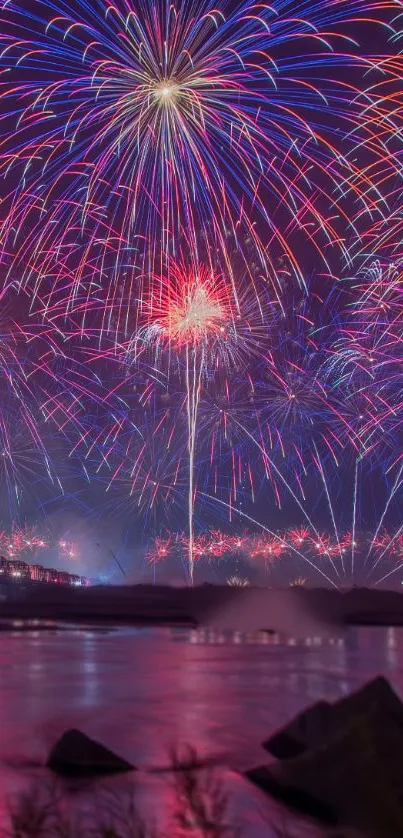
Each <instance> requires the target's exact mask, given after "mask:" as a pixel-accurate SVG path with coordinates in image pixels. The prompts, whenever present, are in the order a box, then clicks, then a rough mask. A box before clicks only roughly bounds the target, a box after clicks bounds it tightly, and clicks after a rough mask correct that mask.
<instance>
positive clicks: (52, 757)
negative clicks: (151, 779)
mask: <svg viewBox="0 0 403 838" xmlns="http://www.w3.org/2000/svg"><path fill="white" fill-rule="evenodd" d="M46 764H47V766H48V768H51V769H52V771H54V772H55V773H56V774H61V775H63V776H65V777H91V776H96V775H100V774H117V773H119V772H123V771H133V770H134V766H133V765H131V764H130V763H129V762H126V760H125V759H122V757H119V756H117V755H116V754H114V753H113V752H112V751H110V750H109V749H108V748H105V746H104V745H101V744H100V743H99V742H95V740H94V739H90V738H89V737H88V736H86V735H85V733H82V732H81V731H80V730H74V729H73V730H66V732H65V733H63V736H62V737H61V739H59V741H58V742H56V744H55V745H54V746H53V748H52V750H51V752H50V754H49V757H48V761H47V763H46Z"/></svg>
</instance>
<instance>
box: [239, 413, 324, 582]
mask: <svg viewBox="0 0 403 838" xmlns="http://www.w3.org/2000/svg"><path fill="white" fill-rule="evenodd" d="M234 421H236V420H234ZM238 424H239V427H240V428H241V429H242V431H243V432H244V433H245V435H246V436H247V437H248V438H249V439H250V440H251V441H252V442H253V444H254V445H256V446H257V447H258V448H259V449H260V451H261V452H262V454H263V455H264V457H265V458H266V457H267V459H268V461H269V462H270V465H271V467H272V468H273V470H274V471H275V473H276V474H277V477H278V478H279V480H280V481H281V482H282V483H283V485H284V486H285V487H286V489H287V491H288V492H289V493H290V495H291V497H292V498H293V500H295V502H296V504H297V506H298V507H299V509H300V510H301V512H302V514H303V516H304V518H306V520H307V521H308V524H309V525H310V526H311V527H312V529H313V531H314V533H315V535H316V536H317V538H318V539H319V540H320V535H319V533H318V531H317V529H316V527H315V524H314V523H313V521H312V520H311V518H310V516H309V514H308V512H307V511H306V509H305V508H304V507H303V505H302V503H301V502H300V500H299V499H298V497H297V496H296V494H295V492H294V491H293V489H292V488H291V486H290V485H289V483H287V480H286V479H285V477H284V476H283V475H282V474H281V472H280V471H279V469H278V468H277V466H276V464H275V463H274V462H273V460H272V459H271V458H270V457H268V455H267V452H266V451H264V449H263V448H262V446H261V445H260V443H259V442H257V440H255V439H254V437H253V436H252V434H251V433H250V432H249V431H248V429H247V428H245V427H243V426H242V425H241V423H239V422H238ZM235 509H236V508H235ZM236 511H238V510H236ZM328 558H329V560H330V563H331V564H332V567H333V569H334V571H335V573H336V574H337V575H339V572H338V570H337V568H336V565H335V564H334V562H333V559H332V557H331V556H330V555H329V554H328Z"/></svg>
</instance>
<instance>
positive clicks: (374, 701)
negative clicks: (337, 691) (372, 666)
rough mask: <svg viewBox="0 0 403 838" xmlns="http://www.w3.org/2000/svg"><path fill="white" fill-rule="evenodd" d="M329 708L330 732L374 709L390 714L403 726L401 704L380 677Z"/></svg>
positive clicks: (387, 683) (391, 689) (384, 680)
mask: <svg viewBox="0 0 403 838" xmlns="http://www.w3.org/2000/svg"><path fill="white" fill-rule="evenodd" d="M331 708H332V712H331V727H332V730H334V729H335V728H340V727H342V726H343V725H346V724H349V723H350V722H351V721H352V719H353V718H354V717H355V716H359V715H360V714H361V713H368V712H369V711H370V710H371V709H376V708H379V709H381V710H383V711H384V712H385V713H392V714H393V715H395V716H396V719H397V720H399V721H400V722H401V724H402V725H403V704H402V702H401V700H400V698H399V697H398V696H397V695H396V693H395V691H394V689H393V688H392V687H391V685H390V684H389V681H387V680H386V678H384V677H383V676H382V675H380V676H378V678H374V679H373V681H369V682H368V684H365V685H364V686H363V687H361V689H359V690H357V691H356V692H353V693H350V695H347V696H346V697H345V698H341V699H339V701H335V702H334V704H332V705H331ZM330 732H331V731H329V733H330Z"/></svg>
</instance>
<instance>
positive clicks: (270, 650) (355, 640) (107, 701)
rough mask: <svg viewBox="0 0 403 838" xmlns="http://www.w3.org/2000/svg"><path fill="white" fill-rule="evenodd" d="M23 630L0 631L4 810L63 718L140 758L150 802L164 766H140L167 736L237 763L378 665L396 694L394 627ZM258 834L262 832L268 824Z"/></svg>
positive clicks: (154, 759) (151, 760)
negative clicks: (327, 631) (255, 631)
mask: <svg viewBox="0 0 403 838" xmlns="http://www.w3.org/2000/svg"><path fill="white" fill-rule="evenodd" d="M22 629H24V626H21V625H17V626H16V625H13V626H12V627H11V630H10V632H8V633H1V634H0V774H1V780H2V782H1V784H0V811H3V812H4V809H5V799H6V797H7V795H8V794H9V793H10V792H12V791H14V790H16V789H19V788H22V787H26V785H27V784H29V783H30V782H33V781H37V780H38V777H43V776H46V769H44V768H43V767H41V766H43V765H44V763H45V760H46V755H47V752H48V751H49V749H50V747H51V745H52V744H53V742H54V741H55V740H56V739H57V737H58V736H60V734H61V733H62V732H63V731H64V730H65V729H66V728H69V727H79V728H81V729H82V730H83V731H85V733H87V734H88V735H89V736H93V737H94V738H96V739H99V740H101V741H102V742H104V743H105V744H106V745H107V746H109V747H110V748H112V749H114V750H115V751H117V753H120V754H121V755H122V756H123V757H126V758H127V759H128V760H129V761H131V762H133V763H134V764H135V765H137V766H139V767H140V768H141V769H143V771H141V772H139V774H138V775H136V782H137V783H139V784H140V786H141V785H142V786H143V790H145V796H146V799H148V801H150V799H154V798H155V797H156V795H158V797H160V795H161V794H162V795H163V794H165V790H166V787H167V786H166V784H167V775H160V776H158V774H150V773H148V772H149V771H150V770H155V769H161V768H166V767H167V765H168V752H169V749H170V748H171V747H172V746H173V745H178V744H184V743H189V744H191V745H193V746H194V747H195V748H197V750H198V752H199V753H200V755H201V756H202V757H203V758H204V757H217V758H218V759H219V760H220V761H221V762H222V763H223V764H224V765H225V766H229V768H230V769H231V771H232V772H234V771H235V772H236V771H239V770H241V771H242V770H243V769H245V768H246V767H250V766H252V765H254V764H258V763H261V762H264V761H266V760H267V755H265V752H264V751H262V750H261V748H260V742H261V741H262V740H263V739H265V738H267V737H268V736H269V734H270V733H271V732H272V731H273V730H274V729H275V728H277V727H278V726H280V725H281V724H283V723H284V722H286V721H287V720H288V719H289V718H290V717H291V716H293V715H294V714H295V713H296V712H297V711H298V710H300V709H302V707H304V706H305V705H307V704H309V703H310V702H313V701H316V700H317V699H319V698H327V699H335V698H337V697H339V696H340V695H342V694H345V693H347V692H349V691H350V690H351V689H354V688H356V687H358V686H360V685H361V684H362V683H364V682H365V681H366V680H368V679H369V678H371V677H372V676H374V675H377V674H379V673H384V674H385V675H386V676H387V677H388V678H389V679H390V680H391V681H392V683H393V684H394V686H395V687H396V688H397V689H398V690H399V691H400V692H401V693H402V694H403V630H402V629H392V628H389V629H377V628H366V629H351V630H350V631H349V632H348V633H347V634H346V635H345V636H344V637H343V638H337V637H335V638H334V639H331V640H328V639H326V640H322V639H321V638H320V637H312V638H306V639H304V640H297V639H293V638H282V637H280V636H279V635H275V634H273V635H270V634H265V635H263V634H262V635H251V634H248V635H242V634H240V633H238V632H234V633H232V634H228V633H222V632H214V631H212V630H198V631H185V630H183V629H181V630H171V629H168V628H166V629H137V630H136V629H122V630H117V631H111V632H100V631H97V630H90V629H85V630H83V629H69V630H66V629H65V630H63V631H60V632H58V631H57V629H56V628H55V627H50V628H49V630H47V631H43V630H42V627H41V626H38V625H35V626H33V627H32V630H29V631H26V630H22ZM224 775H225V777H226V779H227V780H228V781H229V782H230V785H231V786H232V787H233V788H234V789H235V790H236V801H237V806H240V807H241V809H242V807H243V809H244V811H246V812H248V815H247V820H248V823H250V822H251V817H252V816H251V814H250V801H251V800H255V801H257V802H258V808H259V809H260V810H262V809H265V807H266V808H267V803H266V799H265V798H263V797H262V796H260V793H259V792H257V791H255V790H251V789H250V788H249V786H247V784H246V783H244V781H243V780H242V779H241V778H240V777H238V776H237V775H236V774H234V773H231V772H229V771H228V769H227V768H226V769H225V774H224ZM114 782H115V784H116V783H117V782H122V781H121V780H119V781H114ZM147 805H149V804H147ZM252 820H253V819H252ZM256 830H257V831H256ZM250 834H256V835H258V834H259V828H258V827H257V826H255V830H253V829H252V833H251V832H250V831H248V835H250ZM261 834H264V835H265V836H266V838H269V834H268V832H267V824H266V825H265V829H264V830H263V832H262V833H261ZM298 834H301V833H300V832H298ZM309 834H310V835H313V833H312V832H309Z"/></svg>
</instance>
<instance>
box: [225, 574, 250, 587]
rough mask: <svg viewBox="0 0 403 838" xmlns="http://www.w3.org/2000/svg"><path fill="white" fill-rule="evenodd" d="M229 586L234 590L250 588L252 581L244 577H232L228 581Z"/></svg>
mask: <svg viewBox="0 0 403 838" xmlns="http://www.w3.org/2000/svg"><path fill="white" fill-rule="evenodd" d="M227 585H230V586H231V587H232V588H248V587H249V585H250V581H249V579H246V577H244V576H230V577H229V579H227Z"/></svg>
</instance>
